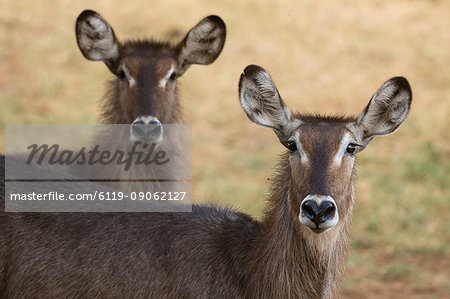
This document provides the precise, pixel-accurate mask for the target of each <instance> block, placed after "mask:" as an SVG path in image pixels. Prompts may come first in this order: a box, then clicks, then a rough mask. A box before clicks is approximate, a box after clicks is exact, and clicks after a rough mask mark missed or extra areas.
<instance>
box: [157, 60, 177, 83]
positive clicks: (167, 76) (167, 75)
mask: <svg viewBox="0 0 450 299" xmlns="http://www.w3.org/2000/svg"><path fill="white" fill-rule="evenodd" d="M173 69H174V68H173V65H172V66H171V67H170V69H169V71H168V72H167V74H166V76H165V77H164V78H162V79H161V81H159V86H161V87H162V88H164V87H165V86H166V83H167V80H169V78H170V76H172V73H173Z"/></svg>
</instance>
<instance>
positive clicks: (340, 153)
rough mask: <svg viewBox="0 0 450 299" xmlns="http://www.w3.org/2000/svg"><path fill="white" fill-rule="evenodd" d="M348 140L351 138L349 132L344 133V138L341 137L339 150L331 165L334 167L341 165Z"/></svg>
mask: <svg viewBox="0 0 450 299" xmlns="http://www.w3.org/2000/svg"><path fill="white" fill-rule="evenodd" d="M350 138H351V135H350V133H349V132H347V133H345V134H344V136H342V139H341V143H340V144H339V149H338V151H337V152H336V155H334V158H333V165H335V166H339V165H341V163H342V158H343V157H344V155H345V149H346V148H347V146H348V144H349V142H350Z"/></svg>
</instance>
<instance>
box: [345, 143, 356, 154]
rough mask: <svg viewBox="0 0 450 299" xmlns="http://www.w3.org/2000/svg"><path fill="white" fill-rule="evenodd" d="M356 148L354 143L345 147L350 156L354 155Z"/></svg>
mask: <svg viewBox="0 0 450 299" xmlns="http://www.w3.org/2000/svg"><path fill="white" fill-rule="evenodd" d="M357 146H358V145H357V144H354V143H350V144H349V145H347V153H348V154H351V155H352V154H354V153H355V151H356V147H357Z"/></svg>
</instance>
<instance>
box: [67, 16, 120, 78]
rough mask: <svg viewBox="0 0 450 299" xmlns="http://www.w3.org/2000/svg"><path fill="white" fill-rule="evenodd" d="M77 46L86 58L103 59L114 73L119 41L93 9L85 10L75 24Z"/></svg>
mask: <svg viewBox="0 0 450 299" xmlns="http://www.w3.org/2000/svg"><path fill="white" fill-rule="evenodd" d="M75 34H76V36H77V43H78V47H79V48H80V50H81V53H83V56H84V57H86V59H89V60H94V61H103V62H104V63H105V64H106V65H107V66H108V68H109V69H110V70H111V71H112V72H113V73H114V72H115V69H116V62H117V60H118V58H119V43H118V41H117V39H116V36H115V34H114V30H113V29H112V27H111V26H110V25H109V24H108V23H107V22H106V21H105V20H104V19H103V18H102V17H101V16H100V15H99V14H98V13H96V12H95V11H93V10H85V11H83V12H82V13H81V14H80V15H79V16H78V18H77V21H76V24H75Z"/></svg>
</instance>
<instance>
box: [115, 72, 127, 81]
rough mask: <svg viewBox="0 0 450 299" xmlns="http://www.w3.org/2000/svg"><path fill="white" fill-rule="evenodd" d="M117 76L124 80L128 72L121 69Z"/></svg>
mask: <svg viewBox="0 0 450 299" xmlns="http://www.w3.org/2000/svg"><path fill="white" fill-rule="evenodd" d="M117 77H119V79H120V80H123V79H125V78H126V77H127V74H125V71H124V70H120V71H119V72H118V73H117Z"/></svg>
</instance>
